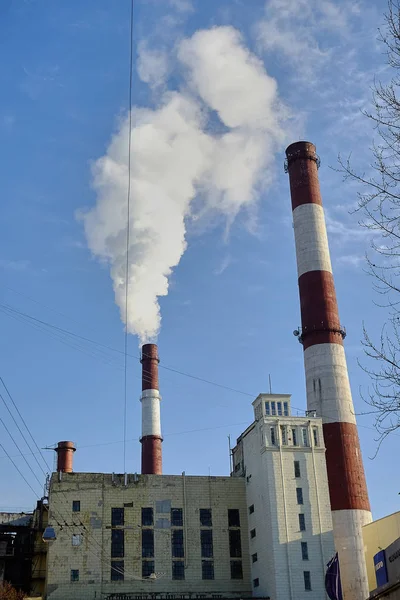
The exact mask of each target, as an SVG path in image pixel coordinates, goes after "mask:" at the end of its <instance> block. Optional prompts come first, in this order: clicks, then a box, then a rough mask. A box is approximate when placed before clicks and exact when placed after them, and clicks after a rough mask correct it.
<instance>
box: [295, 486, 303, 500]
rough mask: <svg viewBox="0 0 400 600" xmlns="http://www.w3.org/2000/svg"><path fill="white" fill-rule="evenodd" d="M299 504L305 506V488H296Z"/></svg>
mask: <svg viewBox="0 0 400 600" xmlns="http://www.w3.org/2000/svg"><path fill="white" fill-rule="evenodd" d="M296 496H297V504H303V488H296Z"/></svg>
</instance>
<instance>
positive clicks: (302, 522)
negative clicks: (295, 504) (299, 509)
mask: <svg viewBox="0 0 400 600" xmlns="http://www.w3.org/2000/svg"><path fill="white" fill-rule="evenodd" d="M299 528H300V531H305V530H306V518H305V515H303V514H302V513H300V514H299Z"/></svg>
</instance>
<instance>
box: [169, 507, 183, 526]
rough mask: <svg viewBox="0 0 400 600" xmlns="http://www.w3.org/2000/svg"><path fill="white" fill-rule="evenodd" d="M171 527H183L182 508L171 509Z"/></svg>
mask: <svg viewBox="0 0 400 600" xmlns="http://www.w3.org/2000/svg"><path fill="white" fill-rule="evenodd" d="M171 525H172V527H183V510H182V508H171Z"/></svg>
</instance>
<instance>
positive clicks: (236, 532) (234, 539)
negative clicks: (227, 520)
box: [229, 529, 242, 558]
mask: <svg viewBox="0 0 400 600" xmlns="http://www.w3.org/2000/svg"><path fill="white" fill-rule="evenodd" d="M229 556H231V557H232V558H240V557H241V556H242V542H241V539H240V529H230V530H229Z"/></svg>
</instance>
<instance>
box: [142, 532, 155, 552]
mask: <svg viewBox="0 0 400 600" xmlns="http://www.w3.org/2000/svg"><path fill="white" fill-rule="evenodd" d="M153 556H154V530H153V529H142V558H152V557H153Z"/></svg>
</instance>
